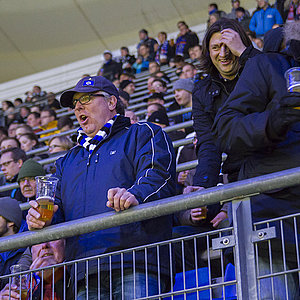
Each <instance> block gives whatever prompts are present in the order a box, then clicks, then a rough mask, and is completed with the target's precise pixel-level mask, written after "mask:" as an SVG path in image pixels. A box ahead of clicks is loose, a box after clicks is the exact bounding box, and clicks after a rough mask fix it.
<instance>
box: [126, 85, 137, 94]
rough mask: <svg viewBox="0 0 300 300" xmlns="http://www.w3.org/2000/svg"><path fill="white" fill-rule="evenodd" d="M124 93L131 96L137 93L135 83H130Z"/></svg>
mask: <svg viewBox="0 0 300 300" xmlns="http://www.w3.org/2000/svg"><path fill="white" fill-rule="evenodd" d="M124 91H125V92H127V93H128V94H129V95H132V94H133V93H134V91H135V86H134V83H129V84H128V85H127V86H126V87H125V88H124Z"/></svg>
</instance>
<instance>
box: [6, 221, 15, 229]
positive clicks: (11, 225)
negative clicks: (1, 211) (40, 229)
mask: <svg viewBox="0 0 300 300" xmlns="http://www.w3.org/2000/svg"><path fill="white" fill-rule="evenodd" d="M6 224H7V228H12V227H14V225H15V223H14V222H10V221H7V222H6Z"/></svg>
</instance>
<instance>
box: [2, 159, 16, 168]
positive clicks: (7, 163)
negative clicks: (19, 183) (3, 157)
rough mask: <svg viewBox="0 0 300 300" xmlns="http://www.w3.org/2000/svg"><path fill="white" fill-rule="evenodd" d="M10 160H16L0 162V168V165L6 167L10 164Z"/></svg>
mask: <svg viewBox="0 0 300 300" xmlns="http://www.w3.org/2000/svg"><path fill="white" fill-rule="evenodd" d="M12 162H16V160H15V159H12V160H9V161H6V162H4V163H3V164H0V169H2V166H4V167H8V166H9V165H10V163H12Z"/></svg>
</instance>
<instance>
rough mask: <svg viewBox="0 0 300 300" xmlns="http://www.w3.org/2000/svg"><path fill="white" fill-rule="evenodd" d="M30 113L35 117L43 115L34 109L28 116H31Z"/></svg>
mask: <svg viewBox="0 0 300 300" xmlns="http://www.w3.org/2000/svg"><path fill="white" fill-rule="evenodd" d="M30 115H34V117H35V118H36V119H38V118H40V117H41V114H39V113H38V112H36V111H32V112H31V113H30V114H29V115H28V116H30Z"/></svg>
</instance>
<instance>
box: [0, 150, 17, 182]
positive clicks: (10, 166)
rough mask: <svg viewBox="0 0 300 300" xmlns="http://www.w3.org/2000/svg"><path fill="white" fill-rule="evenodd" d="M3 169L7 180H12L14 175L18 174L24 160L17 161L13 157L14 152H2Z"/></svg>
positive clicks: (0, 161) (0, 159) (1, 163)
mask: <svg viewBox="0 0 300 300" xmlns="http://www.w3.org/2000/svg"><path fill="white" fill-rule="evenodd" d="M0 165H1V171H2V172H3V173H4V176H5V179H6V180H11V179H12V178H13V177H14V176H16V175H17V174H18V173H19V171H20V169H21V167H22V161H21V160H19V161H17V162H15V161H14V160H13V158H12V153H11V152H7V153H4V154H2V156H1V158H0Z"/></svg>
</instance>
